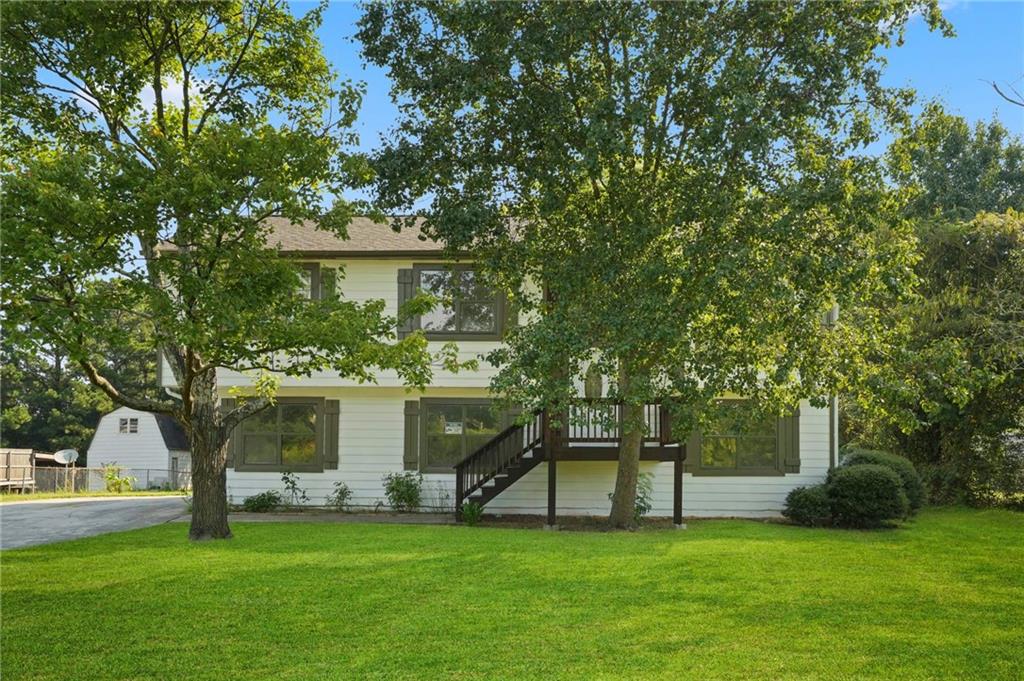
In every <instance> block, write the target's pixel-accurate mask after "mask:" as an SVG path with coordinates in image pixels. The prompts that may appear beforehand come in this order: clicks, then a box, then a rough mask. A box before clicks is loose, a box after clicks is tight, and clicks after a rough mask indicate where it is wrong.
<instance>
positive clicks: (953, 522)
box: [0, 509, 1024, 680]
mask: <svg viewBox="0 0 1024 681" xmlns="http://www.w3.org/2000/svg"><path fill="white" fill-rule="evenodd" d="M234 530H235V534H236V538H235V539H234V540H232V541H230V542H221V543H206V544H196V545H193V544H189V543H187V542H186V540H185V538H184V537H185V532H186V525H184V524H169V525H163V526H160V527H155V528H151V529H147V530H139V531H134V532H126V533H122V534H115V535H106V536H100V537H95V538H92V539H85V540H80V541H75V542H70V543H65V544H57V545H52V546H45V547H37V548H31V549H24V550H17V551H8V552H4V553H3V554H2V600H0V606H2V635H3V657H2V661H3V662H2V664H3V670H2V671H3V677H4V679H9V680H13V679H97V678H121V679H124V678H133V679H143V678H145V679H149V678H159V679H172V678H188V679H196V678H208V679H333V678H438V677H458V678H480V679H499V678H501V679H509V678H538V679H541V678H542V679H549V678H582V679H593V678H622V677H632V678H645V679H646V678H670V679H678V678H694V679H718V678H728V679H779V678H800V679H803V678H829V679H834V678H865V677H875V678H884V679H901V680H902V679H925V678H976V679H986V680H990V679H1020V678H1022V677H1024V515H1021V514H1013V513H1011V512H1007V511H971V510H963V509H941V510H932V511H927V512H925V513H924V514H923V515H922V516H921V517H920V518H919V519H917V520H916V521H914V522H912V523H909V524H908V525H906V526H905V527H903V528H902V529H898V530H894V531H886V532H847V531H828V530H809V529H804V528H798V527H788V526H783V525H778V524H764V523H757V522H747V521H738V520H737V521H704V522H692V523H691V524H690V529H689V530H687V531H683V532H677V531H671V530H668V531H648V532H639V533H634V534H627V533H612V534H606V533H594V532H589V533H581V532H572V533H570V532H560V533H553V532H541V531H534V530H511V529H489V528H468V527H449V526H441V527H425V526H395V525H354V524H292V523H288V524H257V523H254V524H236V525H235V526H234Z"/></svg>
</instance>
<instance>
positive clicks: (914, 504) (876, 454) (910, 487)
mask: <svg viewBox="0 0 1024 681" xmlns="http://www.w3.org/2000/svg"><path fill="white" fill-rule="evenodd" d="M844 454H845V455H844V456H843V465H844V466H858V465H860V464H865V463H870V464H876V465H878V466H885V467H886V468H889V469H891V470H892V471H893V472H894V473H896V475H898V476H900V480H902V481H903V492H904V494H906V495H907V502H908V503H909V504H910V512H911V513H916V512H917V511H918V510H919V509H920V508H921V506H923V505H924V502H925V499H926V498H927V492H926V490H925V486H924V481H923V480H922V479H921V476H920V475H919V474H918V472H917V469H916V468H914V464H912V463H910V459H907V458H906V457H903V456H900V455H898V454H890V453H889V452H880V451H876V450H873V449H861V448H859V447H847V448H845V452H844Z"/></svg>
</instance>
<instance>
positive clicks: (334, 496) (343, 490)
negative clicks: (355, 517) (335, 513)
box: [327, 480, 352, 511]
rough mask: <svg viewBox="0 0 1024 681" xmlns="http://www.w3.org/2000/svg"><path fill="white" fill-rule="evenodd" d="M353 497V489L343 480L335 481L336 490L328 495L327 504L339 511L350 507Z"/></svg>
mask: <svg viewBox="0 0 1024 681" xmlns="http://www.w3.org/2000/svg"><path fill="white" fill-rule="evenodd" d="M351 498H352V490H350V489H349V488H348V485H346V484H345V483H343V482H342V481H341V480H339V481H338V482H336V483H334V491H333V492H331V493H330V494H328V495H327V505H328V506H331V507H333V508H335V509H337V510H339V511H344V510H345V509H346V508H348V502H349V499H351Z"/></svg>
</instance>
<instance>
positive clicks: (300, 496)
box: [281, 472, 309, 506]
mask: <svg viewBox="0 0 1024 681" xmlns="http://www.w3.org/2000/svg"><path fill="white" fill-rule="evenodd" d="M281 482H283V483H284V493H285V495H286V496H285V499H286V500H287V504H288V505H289V506H301V505H302V504H305V503H306V502H308V501H309V496H307V495H306V490H304V489H302V488H301V487H299V476H297V475H295V473H291V472H288V473H285V474H284V475H282V476H281Z"/></svg>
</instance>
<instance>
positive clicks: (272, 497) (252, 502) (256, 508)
mask: <svg viewBox="0 0 1024 681" xmlns="http://www.w3.org/2000/svg"><path fill="white" fill-rule="evenodd" d="M281 502H282V500H281V493H280V492H278V491H277V490H272V489H268V490H267V491H266V492H260V493H259V494H254V495H252V496H251V497H246V498H245V499H243V500H242V509H243V510H245V511H248V512H249V513H270V512H271V511H274V510H276V509H277V508H278V507H280V506H281Z"/></svg>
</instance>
